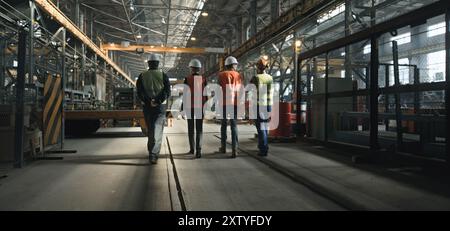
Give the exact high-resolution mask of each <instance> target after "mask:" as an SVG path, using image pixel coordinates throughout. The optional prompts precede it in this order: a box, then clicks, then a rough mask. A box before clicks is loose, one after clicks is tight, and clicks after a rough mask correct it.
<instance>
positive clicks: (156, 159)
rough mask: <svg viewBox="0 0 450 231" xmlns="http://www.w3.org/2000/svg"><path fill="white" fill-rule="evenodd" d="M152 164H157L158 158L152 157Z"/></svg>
mask: <svg viewBox="0 0 450 231" xmlns="http://www.w3.org/2000/svg"><path fill="white" fill-rule="evenodd" d="M150 163H151V164H157V163H158V158H157V157H156V156H150Z"/></svg>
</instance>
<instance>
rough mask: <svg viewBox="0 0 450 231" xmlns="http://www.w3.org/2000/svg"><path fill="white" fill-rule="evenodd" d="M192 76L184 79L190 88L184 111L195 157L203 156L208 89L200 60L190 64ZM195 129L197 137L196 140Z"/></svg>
mask: <svg viewBox="0 0 450 231" xmlns="http://www.w3.org/2000/svg"><path fill="white" fill-rule="evenodd" d="M189 68H190V69H191V74H190V75H189V76H188V77H186V78H185V79H184V84H186V86H188V87H189V91H187V92H185V93H184V94H183V96H184V97H183V104H182V110H183V111H184V112H186V115H187V117H188V118H187V123H188V134H189V147H190V150H189V153H190V154H194V150H195V157H196V158H201V156H202V136H203V115H204V113H203V105H204V104H205V103H206V100H207V98H206V97H205V96H203V90H204V89H205V87H206V78H205V77H203V76H202V75H201V74H200V71H201V68H202V63H201V62H200V60H198V59H192V60H191V61H190V62H189ZM194 127H195V132H196V137H195V140H194Z"/></svg>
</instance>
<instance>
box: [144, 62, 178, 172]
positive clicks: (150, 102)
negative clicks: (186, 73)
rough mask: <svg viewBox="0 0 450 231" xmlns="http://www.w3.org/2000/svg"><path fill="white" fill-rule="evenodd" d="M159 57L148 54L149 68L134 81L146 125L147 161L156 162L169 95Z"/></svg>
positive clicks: (168, 83)
mask: <svg viewBox="0 0 450 231" xmlns="http://www.w3.org/2000/svg"><path fill="white" fill-rule="evenodd" d="M159 63H160V57H159V55H157V54H152V55H150V58H149V60H148V66H149V69H148V70H147V71H144V72H142V73H141V74H140V75H139V78H138V80H137V83H136V88H137V94H138V97H139V99H140V100H141V101H142V103H143V108H144V117H145V123H146V124H147V127H148V142H147V149H148V153H149V161H150V162H151V163H152V164H156V163H157V161H158V157H159V153H160V150H161V143H162V135H163V132H164V124H165V121H166V107H167V106H166V101H167V98H169V96H170V82H169V77H168V76H167V75H166V74H165V73H163V72H162V71H161V70H159Z"/></svg>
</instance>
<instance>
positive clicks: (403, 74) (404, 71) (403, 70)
mask: <svg viewBox="0 0 450 231" xmlns="http://www.w3.org/2000/svg"><path fill="white" fill-rule="evenodd" d="M390 63H391V64H394V61H391V62H390ZM398 64H399V65H409V59H408V58H404V59H399V60H398ZM409 71H410V68H409V67H408V66H399V67H398V74H399V75H398V76H399V80H400V84H401V85H404V84H410V81H409V76H410V73H409ZM389 83H390V85H391V86H392V85H394V84H395V76H394V66H393V65H392V66H390V74H389Z"/></svg>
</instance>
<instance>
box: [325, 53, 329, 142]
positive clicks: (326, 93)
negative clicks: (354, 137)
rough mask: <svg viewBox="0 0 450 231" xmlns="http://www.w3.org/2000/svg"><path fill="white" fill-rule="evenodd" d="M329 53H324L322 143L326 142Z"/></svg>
mask: <svg viewBox="0 0 450 231" xmlns="http://www.w3.org/2000/svg"><path fill="white" fill-rule="evenodd" d="M329 56H330V55H329V53H328V52H327V53H326V58H325V100H324V104H325V110H324V111H325V115H324V118H325V119H324V127H325V130H324V133H323V134H324V141H325V142H326V141H328V76H329V72H330V68H329V59H330V57H329Z"/></svg>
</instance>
